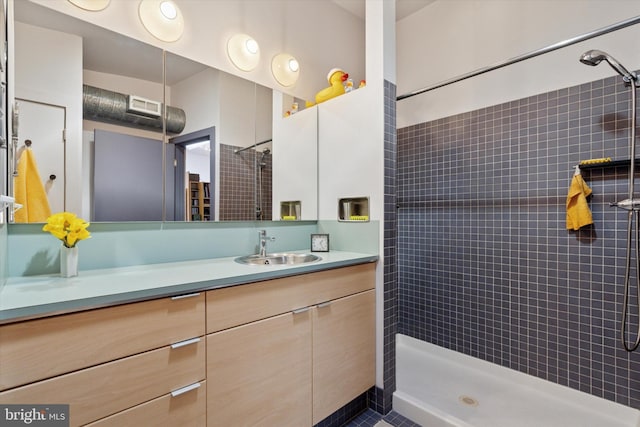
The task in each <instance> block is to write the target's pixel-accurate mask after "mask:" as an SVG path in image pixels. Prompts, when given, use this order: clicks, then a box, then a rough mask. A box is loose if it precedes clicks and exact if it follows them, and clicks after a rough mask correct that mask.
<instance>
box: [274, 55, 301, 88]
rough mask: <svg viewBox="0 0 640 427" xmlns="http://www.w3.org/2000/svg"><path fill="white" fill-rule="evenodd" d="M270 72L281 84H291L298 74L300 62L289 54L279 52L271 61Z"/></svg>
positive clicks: (296, 79) (286, 85)
mask: <svg viewBox="0 0 640 427" xmlns="http://www.w3.org/2000/svg"><path fill="white" fill-rule="evenodd" d="M271 73H272V74H273V77H274V78H275V79H276V81H277V82H278V83H280V84H281V85H282V86H285V87H289V86H293V85H294V84H295V83H296V82H297V81H298V76H299V75H300V64H299V63H298V60H297V59H296V58H294V57H293V56H291V55H290V54H288V53H279V54H277V55H276V56H274V57H273V60H272V61H271Z"/></svg>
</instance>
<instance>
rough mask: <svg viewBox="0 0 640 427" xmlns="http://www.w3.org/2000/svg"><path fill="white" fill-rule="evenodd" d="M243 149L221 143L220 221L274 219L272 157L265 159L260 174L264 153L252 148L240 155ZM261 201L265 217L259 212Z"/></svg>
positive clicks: (261, 209) (268, 156)
mask: <svg viewBox="0 0 640 427" xmlns="http://www.w3.org/2000/svg"><path fill="white" fill-rule="evenodd" d="M240 148H241V147H235V146H232V145H225V144H220V220H221V221H254V220H260V219H262V220H271V218H272V207H271V200H272V192H271V183H272V179H271V172H272V167H271V164H272V162H271V159H272V156H271V154H268V155H266V156H264V162H263V164H264V166H262V167H260V169H258V171H259V172H260V174H258V173H257V172H256V170H257V168H258V167H259V166H258V162H259V161H260V160H261V159H262V152H261V151H256V150H253V149H249V150H246V151H242V152H240V153H236V152H235V150H237V149H240ZM260 196H261V197H260ZM258 200H260V203H259V204H260V212H261V215H262V217H261V218H258V212H257V209H256V207H257V204H258Z"/></svg>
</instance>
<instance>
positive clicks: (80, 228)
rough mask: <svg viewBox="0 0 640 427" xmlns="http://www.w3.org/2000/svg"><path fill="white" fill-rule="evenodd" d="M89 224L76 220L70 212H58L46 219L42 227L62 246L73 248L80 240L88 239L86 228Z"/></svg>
mask: <svg viewBox="0 0 640 427" xmlns="http://www.w3.org/2000/svg"><path fill="white" fill-rule="evenodd" d="M88 227H89V223H88V222H86V221H85V220H83V219H82V218H78V217H77V216H76V215H75V214H73V213H71V212H58V213H56V214H53V215H51V216H50V217H49V218H47V223H46V224H45V225H44V227H42V230H43V231H48V232H49V233H51V234H52V235H53V236H54V237H56V238H58V239H60V240H62V244H63V245H65V246H66V247H68V248H73V247H74V246H75V245H76V244H77V243H78V242H79V241H80V240H84V239H88V238H89V237H91V233H89V230H87V228H88Z"/></svg>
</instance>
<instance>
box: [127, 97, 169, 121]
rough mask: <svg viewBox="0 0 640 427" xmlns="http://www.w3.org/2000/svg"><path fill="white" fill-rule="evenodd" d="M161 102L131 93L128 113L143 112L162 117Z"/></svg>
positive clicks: (142, 113)
mask: <svg viewBox="0 0 640 427" xmlns="http://www.w3.org/2000/svg"><path fill="white" fill-rule="evenodd" d="M160 110H161V104H160V103H159V102H157V101H152V100H150V99H145V98H142V97H140V96H137V95H129V97H128V103H127V113H133V114H141V115H143V116H149V117H160V114H161V112H160Z"/></svg>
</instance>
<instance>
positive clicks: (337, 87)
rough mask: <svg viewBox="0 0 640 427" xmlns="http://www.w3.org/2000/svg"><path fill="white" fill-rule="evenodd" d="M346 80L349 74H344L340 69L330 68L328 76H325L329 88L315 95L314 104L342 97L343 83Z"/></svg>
mask: <svg viewBox="0 0 640 427" xmlns="http://www.w3.org/2000/svg"><path fill="white" fill-rule="evenodd" d="M348 78H349V74H347V73H346V72H344V70H341V69H340V68H332V69H331V70H330V71H329V74H327V81H328V82H329V85H330V86H329V87H328V88H325V89H322V90H321V91H320V92H318V93H316V104H319V103H321V102H324V101H326V100H328V99H331V98H335V97H336V96H339V95H342V94H343V93H344V85H343V82H344V81H346V80H347V79H348Z"/></svg>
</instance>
